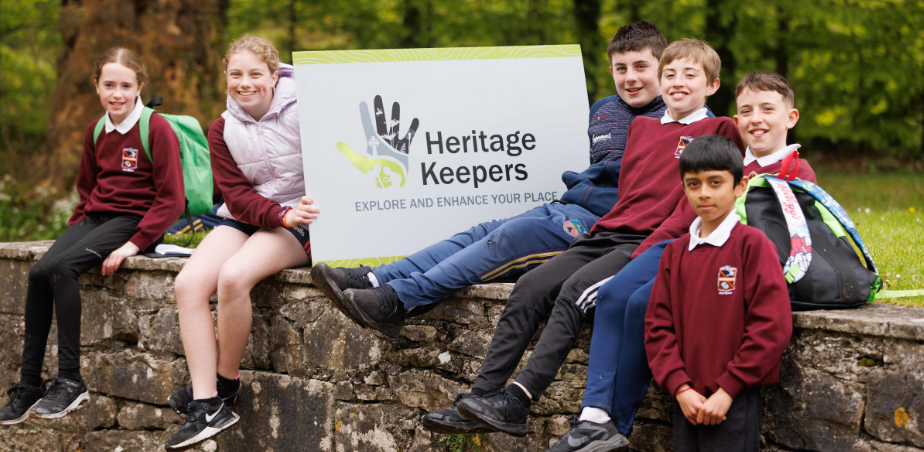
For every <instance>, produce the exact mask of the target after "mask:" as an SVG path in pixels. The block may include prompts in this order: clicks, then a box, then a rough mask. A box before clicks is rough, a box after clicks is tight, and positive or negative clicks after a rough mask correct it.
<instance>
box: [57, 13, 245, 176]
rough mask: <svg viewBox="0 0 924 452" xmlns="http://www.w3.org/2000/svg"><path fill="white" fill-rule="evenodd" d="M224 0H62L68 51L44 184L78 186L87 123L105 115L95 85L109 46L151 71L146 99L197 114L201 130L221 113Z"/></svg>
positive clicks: (173, 110)
mask: <svg viewBox="0 0 924 452" xmlns="http://www.w3.org/2000/svg"><path fill="white" fill-rule="evenodd" d="M226 4H227V2H226V1H224V0H160V1H145V0H133V1H125V0H63V4H62V8H61V17H60V28H61V35H62V37H63V41H64V48H63V49H62V51H61V55H60V57H59V58H58V63H57V66H58V80H57V87H56V90H55V95H54V100H53V102H52V109H53V113H52V119H51V124H50V125H49V128H48V138H47V152H46V153H45V156H44V158H43V159H42V160H43V162H41V163H42V166H44V168H45V169H44V171H46V172H47V175H48V176H47V179H45V181H44V183H43V185H45V186H46V187H49V188H55V189H59V190H70V188H71V187H73V186H74V183H75V179H76V175H77V167H78V165H79V162H80V155H81V152H82V150H83V141H84V135H85V133H86V130H87V126H88V125H89V123H90V122H92V121H93V120H94V119H96V118H99V117H100V116H102V115H103V113H105V110H104V109H103V107H102V105H100V101H99V96H98V95H97V94H96V90H95V87H94V86H93V83H92V80H91V78H92V76H93V70H94V64H95V62H96V59H97V58H99V56H100V55H101V54H102V53H103V52H105V51H106V50H107V49H109V48H110V47H114V46H122V47H126V48H129V49H131V50H133V51H135V52H136V53H137V54H138V55H139V56H140V57H141V61H142V62H144V64H145V65H146V66H147V68H148V74H149V75H150V80H149V82H148V83H147V84H146V85H145V87H144V91H143V92H142V99H143V100H144V101H145V102H147V101H149V100H150V99H151V98H153V97H163V98H164V105H163V106H162V107H158V109H159V110H163V111H164V112H169V113H174V114H182V115H190V116H194V117H195V118H196V119H198V120H199V122H200V124H202V126H203V129H205V128H207V127H208V126H209V125H210V124H211V122H212V121H213V120H214V119H215V118H217V116H218V115H219V114H220V113H221V112H222V110H224V97H225V96H224V91H225V86H224V77H223V75H222V72H223V68H222V67H221V57H222V55H221V51H222V50H223V47H224V43H223V42H221V39H222V35H221V30H222V28H223V26H224V16H225V6H226Z"/></svg>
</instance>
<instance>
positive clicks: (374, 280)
mask: <svg viewBox="0 0 924 452" xmlns="http://www.w3.org/2000/svg"><path fill="white" fill-rule="evenodd" d="M366 279H368V280H369V282H371V283H372V287H373V288H375V287H379V286H380V284H379V280H378V278H376V277H375V275H374V274H372V272H369V273H366Z"/></svg>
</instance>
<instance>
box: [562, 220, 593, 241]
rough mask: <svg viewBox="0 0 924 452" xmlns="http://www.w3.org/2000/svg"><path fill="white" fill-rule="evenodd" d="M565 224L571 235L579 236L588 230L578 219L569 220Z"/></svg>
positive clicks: (566, 230)
mask: <svg viewBox="0 0 924 452" xmlns="http://www.w3.org/2000/svg"><path fill="white" fill-rule="evenodd" d="M563 226H564V228H565V232H567V233H568V235H570V236H571V237H577V236H578V234H584V233H586V232H587V229H585V228H584V225H583V224H581V222H580V221H577V220H568V221H566V222H565V224H564V225H563Z"/></svg>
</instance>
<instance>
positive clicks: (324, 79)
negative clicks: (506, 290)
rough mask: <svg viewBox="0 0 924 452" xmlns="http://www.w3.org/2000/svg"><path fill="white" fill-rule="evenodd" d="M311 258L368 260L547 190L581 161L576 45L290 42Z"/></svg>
mask: <svg viewBox="0 0 924 452" xmlns="http://www.w3.org/2000/svg"><path fill="white" fill-rule="evenodd" d="M293 59H294V62H295V81H296V83H297V86H298V110H299V121H300V126H301V142H302V150H303V153H304V165H305V186H306V187H307V189H306V190H307V192H308V196H311V197H312V198H313V199H314V200H315V203H316V205H317V206H318V207H320V209H321V214H320V216H319V217H318V219H317V220H316V221H315V222H314V223H313V224H311V226H310V231H311V239H312V240H311V249H312V257H313V260H314V262H316V263H317V262H326V263H328V264H330V265H334V266H344V267H352V266H357V265H359V264H360V263H363V264H371V265H380V264H385V263H389V262H392V261H394V260H397V259H400V258H401V257H404V256H407V255H409V254H411V253H414V252H416V251H419V250H421V249H423V248H424V247H426V246H429V245H432V244H434V243H436V242H438V241H440V240H443V239H446V238H449V237H450V236H452V235H453V234H455V233H457V232H461V231H464V230H466V229H468V228H470V227H472V226H474V225H477V224H479V223H481V222H484V221H489V220H495V219H503V218H510V217H513V216H516V215H519V214H521V213H524V212H526V211H527V210H529V209H532V208H534V207H536V206H539V205H541V204H543V203H547V202H551V201H552V200H553V199H558V197H560V196H561V194H562V193H563V192H564V190H565V186H564V184H563V183H562V182H561V174H562V172H564V171H566V170H567V171H582V170H584V169H585V168H587V165H588V161H589V160H588V159H589V157H588V149H589V143H588V138H587V114H588V111H589V109H588V105H587V90H586V86H585V81H584V70H583V65H582V62H581V53H580V47H579V46H577V45H563V46H536V47H485V48H445V49H408V50H360V51H330V52H295V53H293Z"/></svg>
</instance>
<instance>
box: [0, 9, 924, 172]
mask: <svg viewBox="0 0 924 452" xmlns="http://www.w3.org/2000/svg"><path fill="white" fill-rule="evenodd" d="M134 4H135V5H136V9H138V10H139V11H140V10H144V9H150V8H160V7H158V6H155V4H158V5H159V4H161V3H160V2H153V1H149V2H146V1H144V0H137V1H135V2H134ZM217 4H218V5H219V8H218V9H219V11H218V14H219V15H220V16H221V17H219V18H218V20H220V21H221V22H222V24H223V25H222V26H221V27H219V29H221V30H223V31H222V36H221V37H219V39H216V43H215V44H211V45H212V46H213V47H212V50H209V52H215V53H218V52H220V51H222V50H223V49H222V48H221V47H222V46H223V44H221V43H222V42H224V43H226V42H228V41H230V40H232V39H234V38H236V37H239V36H240V35H242V34H244V33H250V34H256V35H261V36H265V37H267V38H269V39H271V40H272V41H273V42H274V43H276V44H277V46H278V48H279V50H280V54H281V56H282V59H283V61H291V52H292V51H293V50H330V49H363V48H402V47H450V46H452V47H455V46H494V45H499V46H508V45H535V44H564V43H579V44H581V46H582V50H583V53H584V66H585V73H586V76H587V89H588V100H589V101H591V102H592V101H594V100H596V99H599V98H602V97H604V96H607V95H611V94H615V88H614V86H613V81H612V78H611V77H610V74H609V72H608V70H607V61H606V54H605V50H606V45H607V43H608V42H609V40H610V39H611V37H612V36H613V34H614V33H615V32H616V30H617V28H618V27H620V26H621V25H624V24H626V23H628V22H630V21H632V20H638V19H644V20H649V21H651V22H654V23H655V24H656V25H658V27H659V28H660V29H661V30H662V31H663V32H664V34H665V35H666V36H667V38H668V40H676V39H680V38H684V37H695V38H700V39H706V40H708V41H709V42H710V43H711V44H712V45H713V46H714V47H715V48H716V50H717V51H718V52H719V54H720V55H721V56H722V58H723V70H722V75H721V79H722V87H721V89H720V91H719V93H717V94H716V95H715V96H713V98H712V99H710V101H709V104H710V107H712V108H713V110H714V111H716V113H721V114H733V113H734V87H735V84H736V83H737V80H738V79H739V78H740V77H741V76H743V75H745V74H746V73H748V72H750V71H753V70H758V69H764V70H772V71H776V72H780V73H782V74H784V75H785V76H787V77H788V78H789V79H790V81H791V82H792V84H793V87H794V88H795V91H796V106H797V107H798V108H799V110H800V111H801V113H802V119H801V120H800V122H799V124H798V126H797V127H796V129H795V131H794V134H793V135H794V137H795V138H796V139H797V141H798V142H801V143H802V144H803V146H804V147H803V149H804V150H806V151H808V152H812V151H817V150H824V151H826V152H833V153H840V154H851V153H860V152H862V153H878V154H888V155H895V156H902V157H919V156H924V140H922V135H924V0H818V1H813V2H806V1H797V0H767V1H753V0H751V1H745V0H649V1H647V2H639V1H637V0H629V1H627V0H455V1H435V0H311V1H309V0H219V1H218V2H217ZM3 11H4V13H3V14H0V96H2V97H0V151H2V152H0V157H3V158H0V161H5V163H4V164H2V165H0V173H7V172H10V171H11V169H10V167H9V166H8V165H9V161H10V159H9V158H5V157H6V156H9V155H22V154H24V153H34V154H40V153H44V152H48V151H49V150H48V149H45V148H44V147H43V146H42V145H41V143H42V141H41V138H42V136H43V134H44V133H45V131H46V130H48V129H49V126H52V129H54V126H55V124H50V123H51V122H53V121H52V120H51V118H52V116H51V102H50V99H51V93H52V92H53V90H54V88H55V80H56V77H58V80H60V75H61V74H57V73H56V64H55V61H56V59H62V58H66V55H59V53H60V52H62V49H67V48H68V46H66V45H65V44H66V43H65V42H64V40H62V37H61V32H60V31H59V30H66V29H68V24H71V23H72V22H74V21H75V20H79V18H75V17H70V16H71V15H70V14H67V13H61V17H60V22H59V18H58V15H59V11H61V4H60V3H58V2H55V1H51V0H19V1H12V0H3ZM179 13H180V14H181V16H182V14H184V13H183V11H180V12H179ZM187 14H188V12H187ZM111 16H112V20H113V21H118V20H119V17H120V14H115V13H113V14H111ZM181 16H180V17H179V20H185V19H183V17H181ZM190 20H199V19H195V18H192V19H190ZM209 20H214V18H209ZM168 31H169V30H165V33H166V32H168ZM145 56H146V57H148V58H151V57H153V58H156V57H157V56H156V53H150V52H149V53H148V54H146V55H145ZM203 60H209V61H215V59H214V58H205V59H203ZM153 66H154V67H157V66H159V65H158V64H154V65H153ZM202 70H207V68H195V71H200V72H201V71H202ZM215 70H216V71H219V70H220V68H215ZM195 71H194V72H195ZM194 72H186V76H187V77H189V76H191V74H192V75H194ZM216 73H217V72H216ZM534 76H537V75H536V74H523V77H534ZM158 77H159V75H158V74H152V78H153V79H155V80H157V79H158ZM58 88H59V89H60V87H58ZM548 89H554V87H549V88H548ZM199 95H200V97H202V98H201V99H199V100H198V102H205V103H207V104H208V108H204V109H199V110H198V111H203V112H206V111H207V112H211V111H213V110H214V109H215V108H213V107H215V106H216V105H217V106H220V105H221V104H222V103H223V97H224V96H223V93H222V92H221V90H220V89H215V90H204V91H203V92H200V93H199ZM536 95H538V96H541V95H542V93H541V92H540V93H536ZM187 108H189V106H187ZM66 120H68V119H67V118H59V119H55V120H54V121H66ZM206 123H207V122H206ZM79 126H80V127H84V126H85V125H83V124H81V125H79ZM11 152H12V153H13V154H11Z"/></svg>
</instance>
